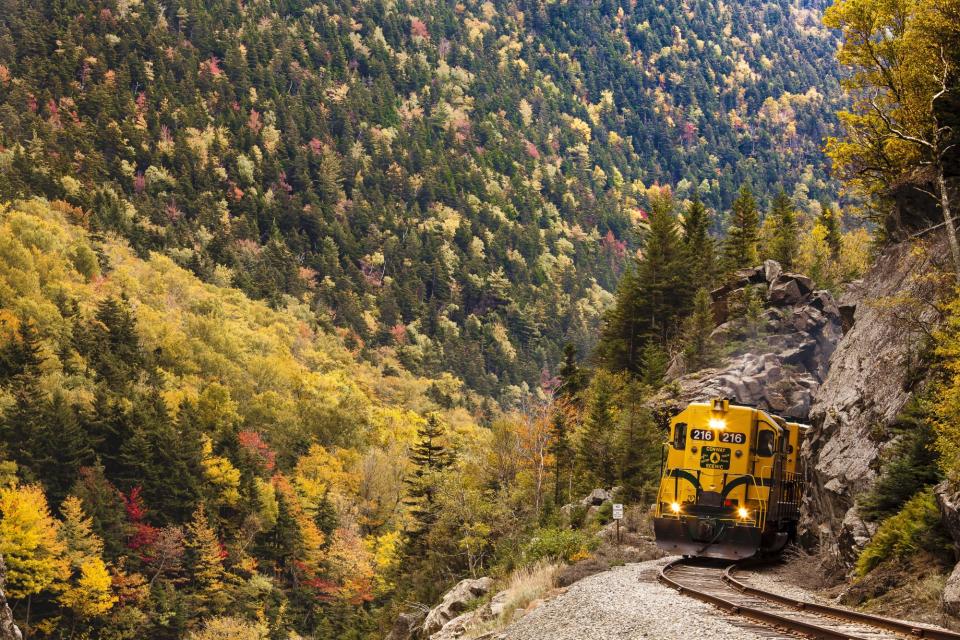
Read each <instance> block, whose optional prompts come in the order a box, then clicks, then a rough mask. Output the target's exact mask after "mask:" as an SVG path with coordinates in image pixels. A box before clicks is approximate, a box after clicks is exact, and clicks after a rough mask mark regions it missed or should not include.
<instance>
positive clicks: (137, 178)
mask: <svg viewBox="0 0 960 640" xmlns="http://www.w3.org/2000/svg"><path fill="white" fill-rule="evenodd" d="M146 188H147V179H146V177H144V175H143V171H137V173H136V174H135V175H134V176H133V191H134V193H143V191H144V189H146Z"/></svg>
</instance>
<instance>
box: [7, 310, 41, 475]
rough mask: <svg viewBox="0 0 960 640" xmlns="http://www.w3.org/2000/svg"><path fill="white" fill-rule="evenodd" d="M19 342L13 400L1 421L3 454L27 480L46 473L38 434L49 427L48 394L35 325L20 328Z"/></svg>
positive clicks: (14, 351) (12, 357)
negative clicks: (41, 377) (24, 474)
mask: <svg viewBox="0 0 960 640" xmlns="http://www.w3.org/2000/svg"><path fill="white" fill-rule="evenodd" d="M18 333H19V336H18V338H14V340H13V342H16V343H18V344H17V345H16V346H14V347H12V348H11V349H10V351H9V352H8V353H9V359H8V363H9V365H10V368H9V371H10V372H12V373H13V376H12V378H11V380H10V382H9V384H8V389H9V393H10V395H11V399H12V401H13V403H12V406H10V407H9V408H8V409H7V410H6V411H5V412H4V414H3V418H2V420H0V453H4V455H5V456H6V457H8V458H10V459H11V460H13V461H14V462H16V463H17V464H18V465H20V467H21V472H26V474H27V476H26V478H25V479H31V480H32V479H36V478H40V477H42V475H41V474H42V472H44V471H46V469H43V468H42V467H41V462H42V461H41V460H39V459H38V454H39V453H40V449H42V447H40V446H38V445H39V444H40V443H39V442H38V439H37V435H38V434H40V433H41V432H42V430H43V428H44V426H45V424H46V418H47V415H48V413H47V410H48V401H47V394H46V393H45V392H44V391H43V388H42V387H41V384H40V376H41V372H40V363H41V358H40V339H39V336H38V335H37V333H36V331H35V329H34V328H33V326H32V324H31V323H29V322H24V323H22V324H21V325H20V329H19V332H18ZM4 450H5V452H4Z"/></svg>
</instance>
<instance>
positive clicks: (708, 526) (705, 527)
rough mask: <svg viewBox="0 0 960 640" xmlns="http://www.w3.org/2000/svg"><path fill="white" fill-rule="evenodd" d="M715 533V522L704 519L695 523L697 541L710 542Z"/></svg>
mask: <svg viewBox="0 0 960 640" xmlns="http://www.w3.org/2000/svg"><path fill="white" fill-rule="evenodd" d="M716 532H717V521H716V520H710V519H707V518H704V519H702V520H698V521H697V534H696V539H697V540H710V539H711V538H713V536H714V535H715V534H716Z"/></svg>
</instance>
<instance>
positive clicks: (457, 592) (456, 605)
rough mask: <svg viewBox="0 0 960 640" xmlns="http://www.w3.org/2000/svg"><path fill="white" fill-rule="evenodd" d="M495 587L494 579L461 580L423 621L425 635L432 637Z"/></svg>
mask: <svg viewBox="0 0 960 640" xmlns="http://www.w3.org/2000/svg"><path fill="white" fill-rule="evenodd" d="M492 586H493V578H489V577H484V578H476V579H469V578H468V579H466V580H461V581H460V582H458V583H457V584H456V586H454V587H453V588H452V589H450V591H448V592H447V593H446V594H444V596H443V600H442V601H441V602H440V604H438V605H437V606H436V607H434V608H433V609H431V610H430V613H428V614H427V617H426V619H425V620H424V621H423V633H424V634H425V635H426V636H428V637H429V636H431V635H433V634H434V633H436V632H437V631H440V630H441V629H442V628H443V626H444V625H445V624H447V623H448V622H450V621H451V620H453V619H454V618H456V617H457V616H458V615H460V614H461V613H463V612H464V611H466V610H467V607H468V606H469V605H470V603H471V601H473V600H475V599H477V598H479V597H480V596H482V595H484V594H486V593H487V591H489V590H490V587H492Z"/></svg>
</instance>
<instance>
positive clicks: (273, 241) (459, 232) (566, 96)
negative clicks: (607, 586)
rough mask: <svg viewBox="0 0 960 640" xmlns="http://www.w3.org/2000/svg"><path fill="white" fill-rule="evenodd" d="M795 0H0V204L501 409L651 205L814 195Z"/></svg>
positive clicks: (821, 89)
mask: <svg viewBox="0 0 960 640" xmlns="http://www.w3.org/2000/svg"><path fill="white" fill-rule="evenodd" d="M834 47H835V42H834V39H833V37H832V36H831V35H830V33H829V32H828V31H826V30H825V29H824V28H823V27H822V26H821V25H820V24H819V12H818V10H817V6H816V5H815V4H810V3H791V2H787V1H785V0H780V1H777V2H748V3H743V4H740V3H727V4H722V3H721V4H713V3H707V2H696V3H687V2H679V1H671V2H667V3H654V2H639V3H637V2H603V3H588V2H559V3H543V2H483V3H480V2H474V1H471V2H465V3H452V2H439V3H419V2H382V1H371V2H363V3H340V2H334V1H319V2H309V3H308V2H298V1H287V0H284V1H280V0H275V1H273V0H272V1H270V2H256V3H242V2H233V1H223V0H218V1H215V2H208V3H201V2H180V3H178V4H176V5H169V6H168V5H162V4H160V3H159V2H156V1H155V0H146V1H141V0H100V1H96V2H93V1H83V2H71V3H67V4H62V3H49V2H41V1H39V0H5V2H4V3H3V11H2V18H0V167H2V168H3V170H2V171H0V198H6V199H10V198H15V197H30V196H34V195H43V196H46V197H48V198H63V199H66V200H67V201H68V202H71V203H72V204H74V205H76V206H79V207H82V208H83V209H84V210H85V211H87V212H89V213H90V215H91V225H92V228H93V229H96V230H98V231H115V232H118V233H120V234H121V235H122V236H124V237H126V238H127V239H128V240H129V241H130V242H131V244H132V246H133V247H134V248H135V250H137V251H138V252H139V253H140V254H141V255H146V252H148V251H160V252H162V253H164V254H165V255H168V256H169V257H170V258H171V259H173V260H174V261H175V262H177V263H178V264H180V265H181V266H184V267H186V268H188V269H190V270H191V271H193V272H194V273H195V274H197V275H198V276H200V277H201V278H202V279H204V280H206V281H213V282H232V283H233V284H235V285H236V286H238V287H240V288H241V289H242V290H244V291H245V292H246V293H247V294H248V295H251V296H252V297H255V298H260V299H266V300H268V301H269V302H270V303H271V304H273V305H274V306H278V305H279V306H282V305H283V304H285V302H283V296H285V295H290V296H293V297H295V298H297V299H301V300H303V301H304V302H305V304H307V305H308V306H309V308H310V309H311V312H312V313H313V314H315V315H316V317H317V318H318V319H319V321H320V322H322V323H324V324H326V325H327V326H330V327H337V328H338V329H340V330H341V331H343V332H344V335H345V338H346V340H347V342H348V344H349V345H351V347H353V348H360V349H362V350H372V349H375V348H376V347H377V346H380V345H393V346H397V347H398V350H399V354H400V357H401V358H402V360H403V362H404V363H405V364H406V365H407V366H408V367H410V368H412V369H413V370H416V371H418V372H422V373H424V374H426V375H437V374H438V373H439V372H440V371H444V370H450V371H452V372H453V373H454V374H455V375H457V376H459V377H461V378H462V379H463V380H465V381H466V383H467V384H468V385H470V386H471V387H472V388H474V389H476V390H478V391H480V392H482V393H487V394H492V395H495V396H498V397H500V399H501V400H503V401H504V402H506V403H508V404H509V403H511V402H516V401H517V400H518V398H520V397H523V395H524V394H525V393H527V392H529V391H530V390H531V389H533V388H535V387H536V385H537V384H538V382H539V380H540V376H541V370H542V369H544V368H545V367H553V366H554V364H555V363H556V362H557V361H559V359H560V355H561V350H562V349H561V348H562V346H563V344H564V343H565V342H567V341H572V342H574V343H575V344H576V345H577V346H578V348H579V350H580V352H581V353H587V352H589V351H590V350H591V348H592V346H593V343H594V340H595V338H594V336H595V329H596V327H597V324H598V322H599V317H600V315H601V313H602V312H603V310H604V309H605V308H606V306H608V305H609V302H610V296H609V295H608V292H610V291H612V290H613V288H614V287H615V285H616V282H617V279H618V277H619V276H620V274H621V273H622V272H623V270H624V268H625V266H626V265H627V264H628V263H629V254H630V253H631V251H632V250H633V249H635V248H637V247H638V245H639V238H638V237H637V234H636V233H635V231H636V229H637V225H641V226H642V224H643V221H644V218H645V216H646V210H647V208H648V205H649V203H648V198H647V189H648V187H650V186H652V185H656V184H666V185H670V186H672V187H674V188H675V191H676V194H677V196H678V197H679V198H680V199H681V200H682V199H685V198H688V197H689V196H690V195H691V194H692V192H693V190H694V189H696V190H698V191H699V193H700V195H701V196H702V198H703V199H704V201H705V202H706V203H707V204H708V205H710V206H712V207H714V208H715V209H716V210H717V211H719V212H720V214H718V215H716V216H715V217H714V218H713V221H712V225H713V227H714V230H715V231H717V230H719V229H721V228H723V226H724V225H725V221H724V219H723V216H722V212H723V211H724V210H726V209H727V208H728V207H729V206H730V204H731V202H732V200H733V197H734V195H735V194H736V192H737V190H738V189H739V188H740V186H741V185H742V184H743V183H751V184H752V185H753V187H754V189H755V190H756V191H757V192H758V194H759V196H760V198H761V202H763V201H765V200H766V199H767V196H768V195H772V194H773V193H775V192H776V190H777V189H778V188H779V186H781V185H782V186H783V187H784V188H786V189H787V191H788V192H789V193H791V194H794V195H795V196H796V198H797V199H798V202H799V204H800V205H801V207H803V206H804V205H805V203H808V202H810V201H811V200H814V201H815V200H817V199H820V198H824V197H825V198H828V199H833V198H834V197H835V188H834V186H833V185H832V183H831V182H830V180H829V177H828V176H827V173H826V163H825V159H824V157H823V154H822V152H821V150H820V149H821V145H822V139H823V137H824V136H825V135H827V134H829V133H831V132H832V130H833V122H834V116H833V112H834V110H835V107H836V106H837V105H838V104H839V100H840V93H839V86H838V83H837V77H838V71H837V68H836V64H835V62H834V60H833V51H834Z"/></svg>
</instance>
